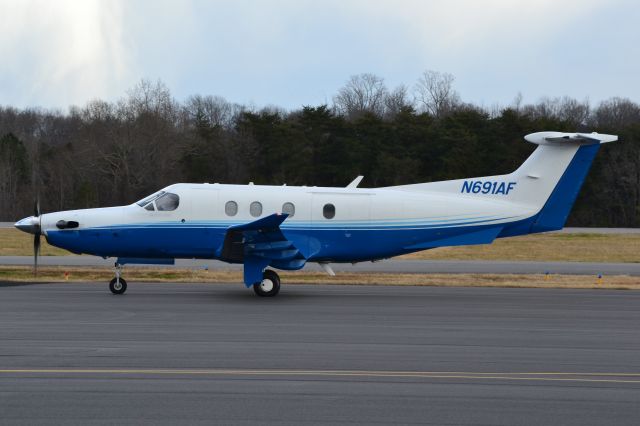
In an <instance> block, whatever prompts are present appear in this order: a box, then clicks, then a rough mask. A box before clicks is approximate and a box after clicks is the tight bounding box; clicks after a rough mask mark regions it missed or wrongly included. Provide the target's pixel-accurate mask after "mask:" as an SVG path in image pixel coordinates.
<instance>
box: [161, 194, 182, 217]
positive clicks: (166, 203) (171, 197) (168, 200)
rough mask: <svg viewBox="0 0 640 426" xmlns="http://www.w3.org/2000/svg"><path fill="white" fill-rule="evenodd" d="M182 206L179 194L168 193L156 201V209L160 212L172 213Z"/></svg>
mask: <svg viewBox="0 0 640 426" xmlns="http://www.w3.org/2000/svg"><path fill="white" fill-rule="evenodd" d="M179 205H180V197H178V195H177V194H172V193H171V192H166V193H164V194H162V195H161V196H160V197H158V198H157V199H156V208H157V209H158V211H159V212H171V211H174V210H175V209H177V208H178V206H179Z"/></svg>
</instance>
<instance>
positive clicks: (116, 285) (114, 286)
mask: <svg viewBox="0 0 640 426" xmlns="http://www.w3.org/2000/svg"><path fill="white" fill-rule="evenodd" d="M114 266H115V269H116V276H115V278H113V279H112V280H111V281H110V282H109V290H111V293H113V294H124V292H125V291H127V282H126V281H125V280H124V278H121V277H120V273H121V272H122V265H120V264H119V263H117V262H116V264H115V265H114Z"/></svg>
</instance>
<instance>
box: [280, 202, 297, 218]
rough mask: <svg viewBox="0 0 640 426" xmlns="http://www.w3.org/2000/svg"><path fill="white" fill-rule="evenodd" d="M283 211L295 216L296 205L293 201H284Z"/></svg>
mask: <svg viewBox="0 0 640 426" xmlns="http://www.w3.org/2000/svg"><path fill="white" fill-rule="evenodd" d="M282 213H286V214H288V215H289V217H293V215H294V214H296V206H294V205H293V203H284V204H283V205H282Z"/></svg>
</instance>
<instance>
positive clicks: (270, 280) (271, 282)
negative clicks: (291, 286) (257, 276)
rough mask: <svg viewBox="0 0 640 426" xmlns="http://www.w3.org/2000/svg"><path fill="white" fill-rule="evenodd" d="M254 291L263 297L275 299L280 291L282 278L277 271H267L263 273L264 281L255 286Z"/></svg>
mask: <svg viewBox="0 0 640 426" xmlns="http://www.w3.org/2000/svg"><path fill="white" fill-rule="evenodd" d="M253 291H254V292H255V293H256V294H257V295H258V296H261V297H273V296H275V295H276V294H278V292H279V291H280V277H279V276H278V274H277V273H276V271H272V270H271V269H267V270H266V271H264V272H263V273H262V281H260V282H259V283H255V284H254V285H253Z"/></svg>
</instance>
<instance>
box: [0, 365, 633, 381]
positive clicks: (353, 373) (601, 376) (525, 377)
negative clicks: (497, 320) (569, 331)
mask: <svg viewBox="0 0 640 426" xmlns="http://www.w3.org/2000/svg"><path fill="white" fill-rule="evenodd" d="M0 374H5V375H9V374H75V375H81V374H85V375H86V374H113V375H126V374H130V375H176V376H178V375H210V376H309V377H364V378H366V377H376V378H418V379H467V380H520V381H560V382H586V383H589V382H600V383H640V373H602V372H599V373H574V372H571V373H562V372H461V371H369V370H251V369H108V368H89V369H70V368H31V369H0Z"/></svg>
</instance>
